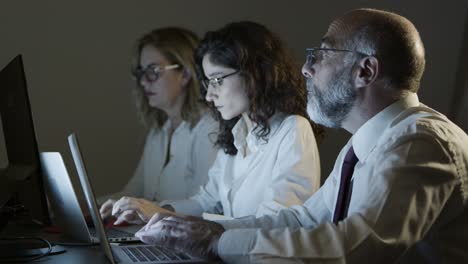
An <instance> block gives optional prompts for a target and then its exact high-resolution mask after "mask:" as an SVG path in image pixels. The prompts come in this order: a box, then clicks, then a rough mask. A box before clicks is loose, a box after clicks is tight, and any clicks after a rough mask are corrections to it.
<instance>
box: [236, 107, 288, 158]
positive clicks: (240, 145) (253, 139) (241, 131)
mask: <svg viewBox="0 0 468 264" xmlns="http://www.w3.org/2000/svg"><path fill="white" fill-rule="evenodd" d="M283 119H284V114H282V113H276V114H274V115H273V116H272V117H270V119H269V124H270V134H268V137H267V138H270V137H271V136H272V135H273V134H274V133H275V132H276V130H277V129H278V128H279V124H280V123H281V120H283ZM255 127H256V123H253V126H252V129H250V131H247V124H246V122H245V120H244V119H243V118H240V119H239V121H237V123H236V125H234V127H233V128H232V130H231V132H232V135H233V137H234V146H235V147H236V149H237V150H238V151H242V152H243V153H244V150H245V147H246V146H247V147H248V148H249V150H250V151H251V152H256V151H258V150H259V149H260V148H261V146H262V145H265V144H266V143H267V142H266V141H265V140H263V139H262V138H258V137H257V135H256V134H255V133H253V132H254V131H255Z"/></svg>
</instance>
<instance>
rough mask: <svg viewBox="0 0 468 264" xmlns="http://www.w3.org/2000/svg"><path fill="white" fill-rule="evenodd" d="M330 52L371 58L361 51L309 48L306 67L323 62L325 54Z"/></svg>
mask: <svg viewBox="0 0 468 264" xmlns="http://www.w3.org/2000/svg"><path fill="white" fill-rule="evenodd" d="M329 51H333V52H351V53H356V54H360V55H363V56H370V55H368V54H365V53H363V52H360V51H355V50H347V49H331V48H309V49H306V65H307V67H309V68H311V67H312V66H313V65H314V64H315V63H317V62H321V61H322V59H323V54H324V53H326V52H329Z"/></svg>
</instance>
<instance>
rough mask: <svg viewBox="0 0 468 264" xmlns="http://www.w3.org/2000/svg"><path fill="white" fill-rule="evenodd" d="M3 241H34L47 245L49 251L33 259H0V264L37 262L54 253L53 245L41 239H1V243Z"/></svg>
mask: <svg viewBox="0 0 468 264" xmlns="http://www.w3.org/2000/svg"><path fill="white" fill-rule="evenodd" d="M1 240H3V241H18V240H27V241H34V240H36V241H40V242H43V243H44V244H46V245H47V248H48V249H47V251H46V252H44V253H42V254H40V255H37V256H32V257H7V258H1V257H0V263H17V262H29V261H33V260H37V259H40V258H43V257H45V256H48V255H49V254H50V253H51V252H52V245H51V244H50V242H49V241H47V240H46V239H43V238H40V237H2V238H0V241H1Z"/></svg>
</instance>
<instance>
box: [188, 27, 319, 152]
mask: <svg viewBox="0 0 468 264" xmlns="http://www.w3.org/2000/svg"><path fill="white" fill-rule="evenodd" d="M207 54H210V61H211V62H212V63H214V64H218V65H221V66H224V67H228V68H232V69H236V70H239V74H240V76H241V78H243V79H244V81H245V83H246V88H245V89H246V94H247V97H248V98H249V101H250V103H249V104H250V105H249V118H250V119H251V120H252V121H253V122H255V123H256V124H257V126H256V127H255V128H254V133H255V134H256V136H257V137H259V138H262V139H264V140H267V136H268V135H269V133H270V124H269V119H270V117H272V116H273V115H274V114H275V113H276V112H282V113H285V114H289V115H300V116H303V117H305V118H306V119H308V120H309V122H311V125H312V128H313V130H314V132H315V135H316V136H317V137H318V136H320V135H321V134H322V132H323V128H322V127H321V126H319V125H317V124H315V123H313V122H312V121H310V119H309V116H308V114H307V89H306V86H305V80H304V78H303V76H302V74H301V71H300V70H299V66H298V65H297V64H295V63H294V59H293V57H292V55H291V54H290V53H289V50H288V49H287V48H286V46H285V45H284V43H283V42H282V41H281V39H280V38H279V37H278V36H277V35H276V34H275V33H273V32H271V31H270V30H268V29H267V28H266V27H265V26H263V25H261V24H258V23H256V22H251V21H241V22H234V23H229V24H227V25H226V26H224V27H223V28H221V29H219V30H216V31H208V32H207V33H206V34H205V36H204V38H203V40H202V41H201V42H200V46H199V47H198V48H197V49H196V51H195V68H196V71H197V75H198V78H199V79H200V80H204V79H206V77H205V74H204V72H203V67H202V61H203V57H204V56H205V55H207ZM206 92H207V91H206V90H205V89H202V91H201V94H202V95H203V96H206ZM209 106H210V109H211V111H212V113H213V114H214V116H215V119H216V120H217V121H218V122H219V124H220V131H219V134H218V137H217V140H216V145H218V146H219V147H221V148H222V149H223V150H224V152H225V153H226V154H230V155H236V154H237V149H236V148H235V146H234V137H233V135H232V132H231V130H232V128H233V127H234V125H235V124H236V123H237V121H238V120H239V119H240V117H241V116H240V115H239V116H237V117H235V118H233V119H231V120H223V119H222V117H221V114H220V113H219V112H218V110H217V109H216V108H215V107H214V105H213V103H209Z"/></svg>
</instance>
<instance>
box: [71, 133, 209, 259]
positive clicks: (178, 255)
mask: <svg viewBox="0 0 468 264" xmlns="http://www.w3.org/2000/svg"><path fill="white" fill-rule="evenodd" d="M68 144H69V146H70V150H71V153H72V156H73V160H74V161H75V166H76V170H77V171H78V175H79V178H80V182H81V187H82V188H83V192H84V194H85V198H86V202H87V204H88V207H89V210H90V213H91V218H92V219H93V222H94V225H95V226H96V231H97V235H98V237H107V234H106V229H105V228H104V225H103V224H102V220H101V215H100V214H99V210H98V207H97V203H96V199H95V198H94V197H95V196H94V191H93V189H92V186H91V184H90V182H89V179H88V174H87V173H86V167H85V165H84V161H83V157H82V155H81V151H80V147H79V145H78V139H77V137H76V135H75V134H71V135H70V136H68ZM100 241H101V246H102V248H103V249H104V252H105V254H106V256H107V258H108V259H109V261H110V262H111V263H203V262H204V261H203V260H202V259H198V258H193V257H191V256H189V255H187V254H185V253H182V252H175V251H174V250H172V249H167V248H164V247H160V246H156V245H143V244H138V245H135V244H133V245H111V244H110V243H109V241H107V240H106V239H101V240H100Z"/></svg>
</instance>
